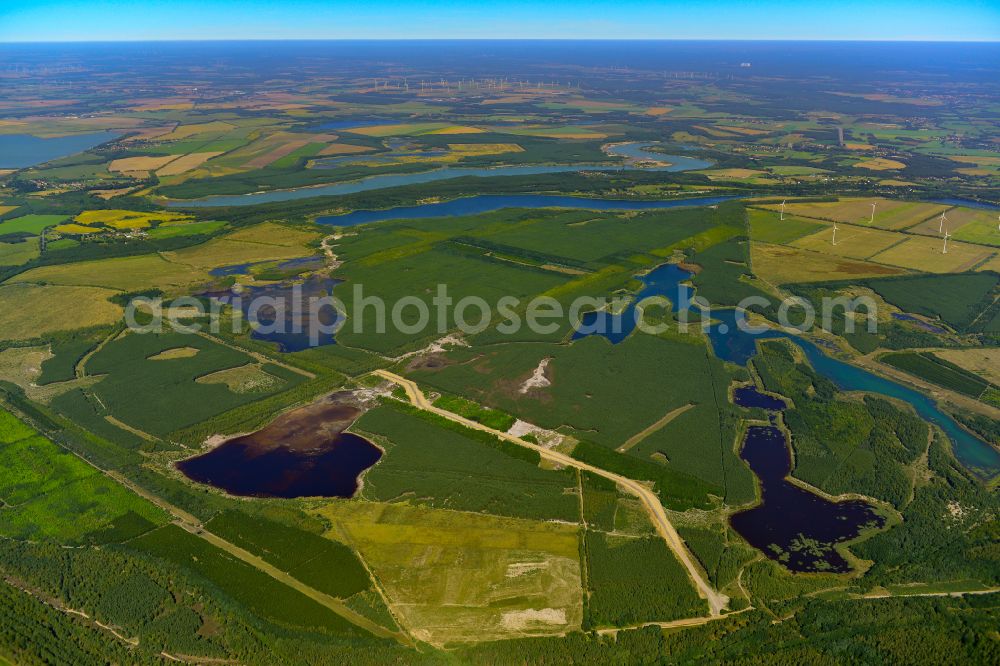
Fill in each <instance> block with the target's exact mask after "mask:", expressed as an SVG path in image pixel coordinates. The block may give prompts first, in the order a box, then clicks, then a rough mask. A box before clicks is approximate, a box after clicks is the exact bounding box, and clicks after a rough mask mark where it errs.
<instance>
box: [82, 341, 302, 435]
mask: <svg viewBox="0 0 1000 666" xmlns="http://www.w3.org/2000/svg"><path fill="white" fill-rule="evenodd" d="M182 347H191V348H194V349H197V350H198V353H197V354H195V355H194V356H188V357H180V358H172V359H169V360H150V357H152V356H156V355H157V354H160V353H162V352H163V351H165V350H169V349H175V348H182ZM251 360H252V359H251V357H250V356H247V355H246V354H244V353H242V352H239V351H236V350H234V349H231V348H229V347H226V346H224V345H221V344H219V343H216V342H213V341H211V340H208V339H206V338H203V337H201V336H198V335H184V334H181V333H164V334H129V335H126V336H124V337H121V338H118V339H116V340H114V341H112V342H110V343H109V344H107V345H106V346H105V347H104V348H102V349H101V350H100V351H99V352H97V353H96V354H94V355H93V356H92V357H91V358H90V360H89V361H88V362H87V368H86V369H87V374H90V375H106V376H105V377H104V378H103V379H101V380H100V381H99V382H98V383H97V384H95V385H94V386H93V387H92V388H91V389H90V390H91V391H92V392H93V394H94V395H95V396H96V397H97V398H98V399H99V402H100V404H102V405H103V406H104V407H105V408H106V410H107V413H109V414H111V415H113V416H115V417H116V418H118V419H120V420H121V421H123V422H124V423H126V424H128V425H129V426H132V427H133V428H138V429H139V430H141V431H144V432H148V433H151V434H153V435H158V436H166V435H167V434H168V433H170V432H173V431H174V430H180V429H182V428H185V427H187V426H191V425H194V424H196V423H199V422H201V421H204V420H206V419H209V418H211V417H213V416H216V415H218V414H221V413H223V412H226V411H228V410H230V409H233V408H235V407H238V406H241V405H245V404H247V403H250V402H253V401H254V400H257V399H259V398H261V397H265V396H268V395H272V394H275V393H278V392H281V391H284V390H287V389H290V388H292V387H294V386H295V385H297V384H298V383H300V382H301V381H303V377H302V376H301V375H299V374H296V373H292V372H289V371H287V370H284V369H283V368H278V367H277V366H273V367H272V368H271V373H272V374H274V373H280V376H279V378H280V379H281V380H283V381H282V382H280V383H279V384H277V385H276V386H271V387H269V388H268V390H266V391H263V392H256V393H238V392H234V391H232V390H230V389H229V388H228V387H227V386H226V385H225V384H218V383H204V382H198V381H196V380H197V379H198V378H199V377H203V376H205V375H209V374H211V373H213V372H218V371H219V370H224V369H226V368H234V367H238V366H243V365H246V364H247V363H249V362H251Z"/></svg>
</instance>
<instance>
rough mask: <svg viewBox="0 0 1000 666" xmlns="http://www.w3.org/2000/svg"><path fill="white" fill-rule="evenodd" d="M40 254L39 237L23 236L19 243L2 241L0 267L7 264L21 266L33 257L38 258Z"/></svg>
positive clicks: (0, 244) (0, 243) (0, 245)
mask: <svg viewBox="0 0 1000 666" xmlns="http://www.w3.org/2000/svg"><path fill="white" fill-rule="evenodd" d="M38 254H39V241H38V238H33V237H28V238H22V239H20V242H17V243H5V242H0V268H2V267H5V266H21V265H23V264H26V263H28V262H29V261H31V260H32V259H36V258H38Z"/></svg>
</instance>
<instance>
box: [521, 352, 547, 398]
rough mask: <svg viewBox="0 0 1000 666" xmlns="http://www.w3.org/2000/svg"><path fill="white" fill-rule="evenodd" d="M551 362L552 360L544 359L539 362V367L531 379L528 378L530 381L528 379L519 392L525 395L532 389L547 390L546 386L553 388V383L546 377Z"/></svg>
mask: <svg viewBox="0 0 1000 666" xmlns="http://www.w3.org/2000/svg"><path fill="white" fill-rule="evenodd" d="M551 360H552V359H551V358H543V359H542V360H541V361H539V362H538V367H537V368H535V370H534V372H532V373H531V377H528V379H526V380H525V381H524V383H523V384H521V388H520V390H519V391H518V392H519V393H522V394H525V393H527V392H528V391H530V390H531V389H538V388H545V387H546V386H551V385H552V382H550V381H549V378H548V377H546V376H545V369H546V368H548V367H549V362H550V361H551Z"/></svg>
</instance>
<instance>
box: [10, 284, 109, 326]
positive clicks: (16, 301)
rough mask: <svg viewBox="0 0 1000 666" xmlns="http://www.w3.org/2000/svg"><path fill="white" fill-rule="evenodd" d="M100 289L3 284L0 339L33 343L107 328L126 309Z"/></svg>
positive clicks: (105, 290)
mask: <svg viewBox="0 0 1000 666" xmlns="http://www.w3.org/2000/svg"><path fill="white" fill-rule="evenodd" d="M112 295H114V292H112V291H109V290H107V289H100V288H96V287H72V286H68V287H66V286H56V285H36V284H7V285H0V339H2V340H30V339H34V338H38V337H41V336H45V335H48V334H51V333H55V332H58V331H72V330H76V329H82V328H91V327H95V326H106V325H109V324H112V323H114V322H116V321H118V320H119V319H120V318H121V316H122V309H121V307H120V306H118V305H115V304H114V303H111V302H110V301H108V297H109V296H112Z"/></svg>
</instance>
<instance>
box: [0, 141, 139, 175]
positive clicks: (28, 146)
mask: <svg viewBox="0 0 1000 666" xmlns="http://www.w3.org/2000/svg"><path fill="white" fill-rule="evenodd" d="M118 136H120V135H119V134H117V133H115V132H91V133H88V134H74V135H71V136H56V137H52V138H43V137H39V136H33V135H31V134H0V169H23V168H25V167H30V166H34V165H36V164H42V163H44V162H50V161H52V160H54V159H58V158H60V157H68V156H69V155H75V154H77V153H82V152H83V151H85V150H88V149H90V148H93V147H94V146H99V145H101V144H102V143H107V142H108V141H111V140H113V139H116V138H118Z"/></svg>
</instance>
